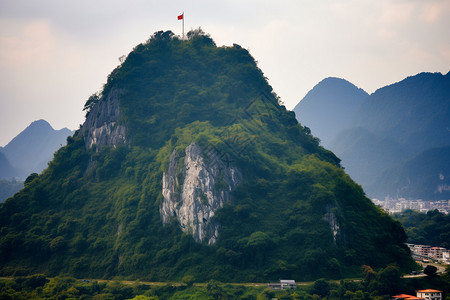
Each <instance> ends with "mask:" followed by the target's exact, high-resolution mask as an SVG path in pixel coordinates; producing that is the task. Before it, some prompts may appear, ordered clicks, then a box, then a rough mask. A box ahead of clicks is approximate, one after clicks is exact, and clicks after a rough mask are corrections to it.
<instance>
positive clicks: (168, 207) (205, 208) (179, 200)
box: [160, 143, 242, 244]
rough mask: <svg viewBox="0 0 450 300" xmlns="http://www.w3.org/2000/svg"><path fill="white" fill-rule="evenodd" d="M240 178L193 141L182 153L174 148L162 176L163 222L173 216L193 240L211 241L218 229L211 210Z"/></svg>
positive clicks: (228, 194) (224, 201)
mask: <svg viewBox="0 0 450 300" xmlns="http://www.w3.org/2000/svg"><path fill="white" fill-rule="evenodd" d="M241 179H242V176H241V173H240V172H239V171H238V170H237V169H236V168H235V167H231V166H227V165H226V164H225V163H224V162H222V161H221V160H220V158H219V157H218V155H217V154H216V153H215V152H214V151H210V152H209V153H205V151H203V150H202V149H201V148H200V147H199V146H198V145H196V144H195V143H191V144H190V145H189V146H188V147H187V148H186V149H185V151H184V153H177V152H176V151H175V150H174V151H173V152H172V154H171V155H170V158H169V167H168V169H167V171H166V172H165V173H164V175H163V187H162V194H163V196H164V201H163V203H162V205H161V206H160V213H161V218H162V220H163V223H164V224H166V223H168V222H170V220H171V219H172V218H176V219H177V220H178V222H179V223H180V226H181V228H182V230H183V232H185V233H188V234H191V235H192V236H193V237H194V239H195V240H196V241H197V242H203V241H207V242H208V244H214V243H215V242H216V239H217V237H218V236H219V231H220V224H219V223H218V222H217V220H215V219H214V218H213V217H214V212H215V211H216V210H217V209H218V208H220V207H222V206H223V204H224V203H226V202H227V201H229V200H230V197H231V192H232V191H233V190H234V189H235V188H236V186H237V185H238V184H239V183H240V181H241Z"/></svg>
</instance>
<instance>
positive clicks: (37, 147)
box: [1, 120, 73, 179]
mask: <svg viewBox="0 0 450 300" xmlns="http://www.w3.org/2000/svg"><path fill="white" fill-rule="evenodd" d="M72 134H73V132H72V131H70V130H69V129H67V128H63V129H60V130H55V129H53V128H52V126H51V125H50V124H49V123H48V122H47V121H45V120H37V121H34V122H32V123H31V124H30V125H29V126H28V127H27V128H25V129H24V130H23V131H22V132H21V133H19V134H18V135H17V136H16V137H15V138H13V139H12V140H11V141H10V142H9V143H8V144H7V145H6V146H5V147H4V148H3V149H1V151H2V152H3V154H4V155H5V156H6V157H7V158H8V160H9V162H10V163H11V165H12V166H13V167H14V168H16V169H17V170H16V172H14V173H11V174H7V175H3V177H5V178H7V177H21V178H24V179H25V178H26V177H27V176H28V175H29V174H30V173H33V172H41V171H42V170H43V169H45V168H46V167H47V163H48V162H49V161H50V160H51V158H52V156H53V153H54V152H55V151H56V150H58V149H59V148H60V147H61V146H62V145H65V143H66V138H67V137H68V136H69V135H72Z"/></svg>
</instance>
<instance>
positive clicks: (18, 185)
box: [0, 179, 23, 203]
mask: <svg viewBox="0 0 450 300" xmlns="http://www.w3.org/2000/svg"><path fill="white" fill-rule="evenodd" d="M22 188H23V181H17V180H15V179H9V180H6V179H0V203H1V202H3V201H5V200H6V199H7V198H9V197H12V196H13V195H14V194H15V193H17V192H18V191H20V190H21V189H22Z"/></svg>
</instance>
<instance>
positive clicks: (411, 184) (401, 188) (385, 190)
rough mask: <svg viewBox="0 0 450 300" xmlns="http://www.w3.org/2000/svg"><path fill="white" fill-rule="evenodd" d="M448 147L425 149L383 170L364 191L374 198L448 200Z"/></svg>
mask: <svg viewBox="0 0 450 300" xmlns="http://www.w3.org/2000/svg"><path fill="white" fill-rule="evenodd" d="M449 166H450V146H447V147H439V148H433V149H429V150H426V151H424V152H422V153H420V154H419V155H417V156H415V157H414V158H411V159H409V160H407V161H406V162H404V163H402V164H399V165H395V166H394V167H392V168H390V169H388V170H385V171H384V172H383V173H382V174H381V176H379V177H378V178H377V179H376V182H375V183H374V184H373V185H369V186H368V187H367V189H366V191H367V192H368V193H369V194H371V195H373V196H375V197H378V198H381V199H383V198H384V197H385V196H386V195H388V196H390V197H404V198H407V199H411V198H412V199H414V198H415V199H417V198H418V199H428V200H444V199H450V167H449Z"/></svg>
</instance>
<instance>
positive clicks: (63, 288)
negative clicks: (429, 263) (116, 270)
mask: <svg viewBox="0 0 450 300" xmlns="http://www.w3.org/2000/svg"><path fill="white" fill-rule="evenodd" d="M363 275H364V276H363V278H362V280H340V281H339V282H338V281H327V280H325V279H318V280H316V281H315V282H309V283H300V284H298V285H297V288H296V289H293V290H283V291H275V290H272V289H270V288H268V287H267V286H266V285H257V286H255V285H252V284H243V285H236V284H233V285H231V284H226V283H222V282H219V281H216V280H210V281H209V282H207V283H193V282H192V281H190V280H183V282H179V283H165V284H164V283H146V282H139V281H134V282H120V281H97V280H77V279H75V278H72V277H54V278H46V277H45V276H43V275H39V274H38V275H32V276H27V277H16V278H13V279H12V278H11V279H2V280H0V299H114V300H125V299H132V300H150V299H151V300H157V299H205V300H206V299H208V300H209V299H249V300H250V299H255V300H256V299H258V300H266V299H273V298H277V299H284V300H291V299H292V300H295V299H305V300H306V299H307V300H310V299H328V300H334V299H336V300H337V299H348V300H363V299H379V300H381V299H387V298H388V297H389V296H392V295H398V294H409V295H415V290H419V289H426V288H432V289H439V290H442V291H443V292H444V297H445V295H448V293H449V292H450V276H449V273H448V272H447V273H446V274H444V275H442V276H431V277H430V276H427V277H425V278H413V279H404V278H401V277H400V272H399V270H398V268H396V267H394V266H388V267H386V268H385V269H382V270H380V271H378V272H375V271H373V270H372V269H371V268H370V267H368V266H363ZM445 299H448V298H445Z"/></svg>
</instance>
